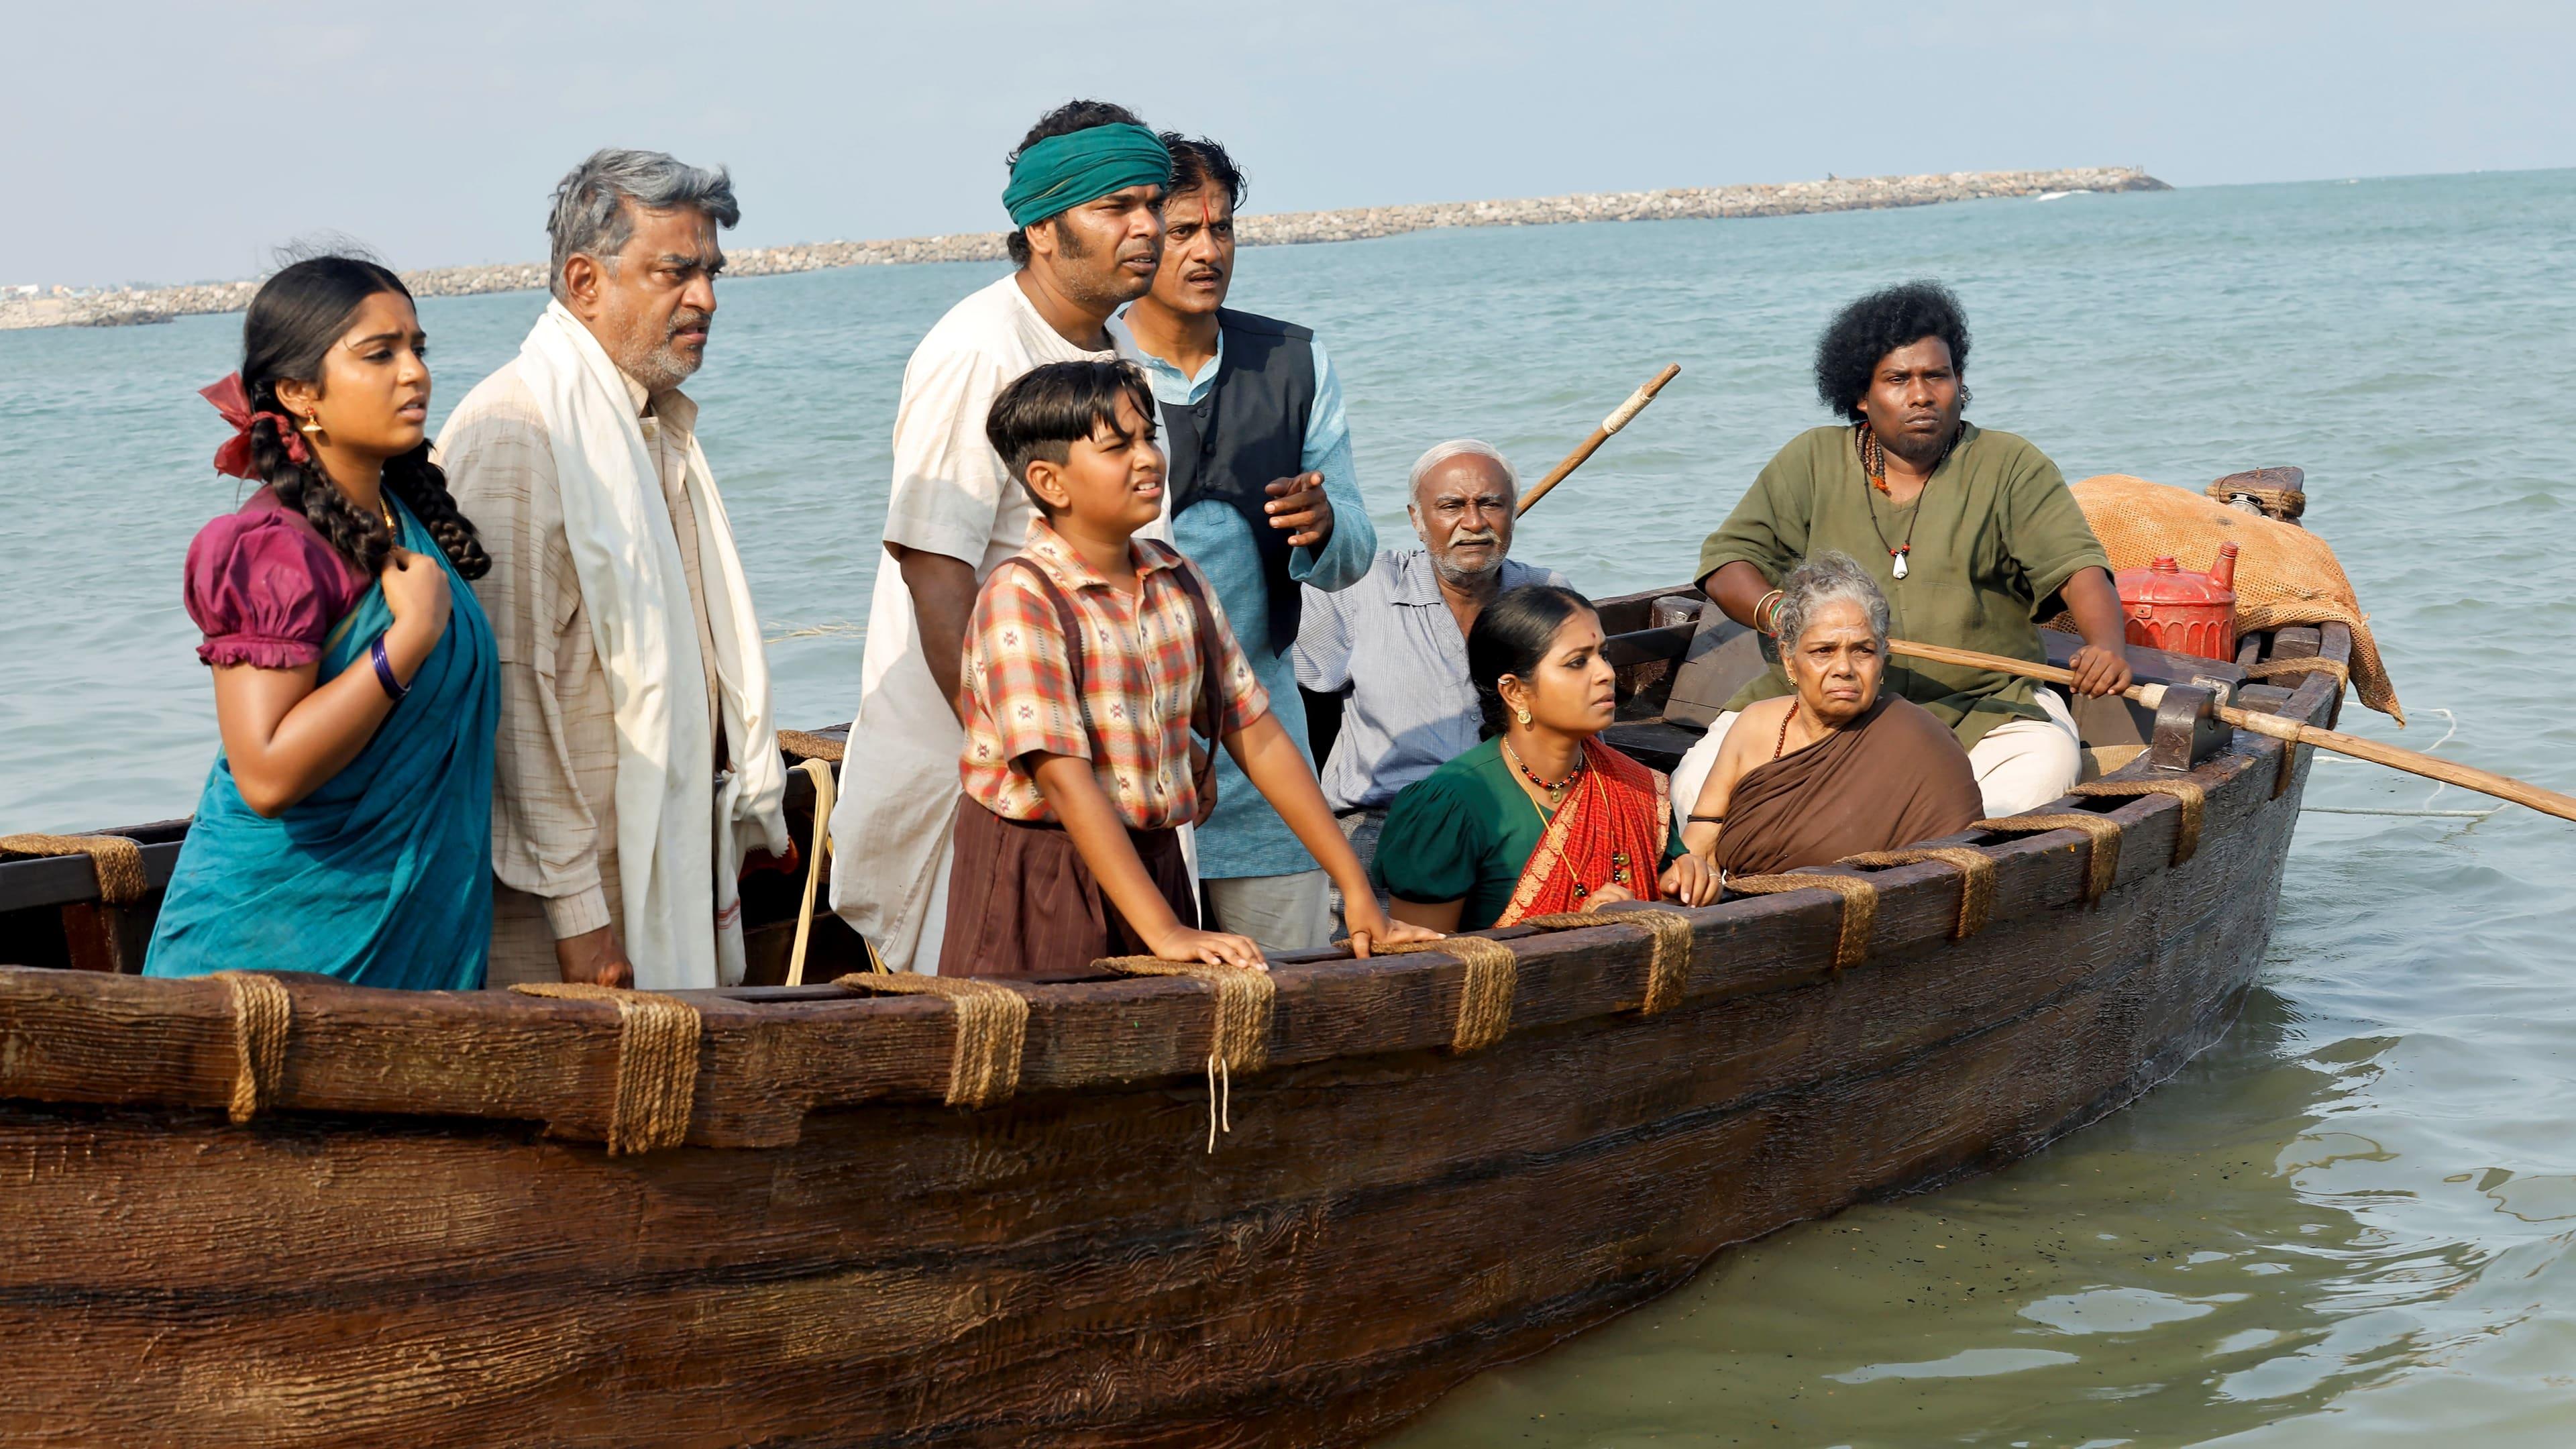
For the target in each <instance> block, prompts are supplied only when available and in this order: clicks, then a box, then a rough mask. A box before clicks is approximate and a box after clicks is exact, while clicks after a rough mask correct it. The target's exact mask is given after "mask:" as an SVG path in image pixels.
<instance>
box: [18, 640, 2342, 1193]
mask: <svg viewBox="0 0 2576 1449" xmlns="http://www.w3.org/2000/svg"><path fill="white" fill-rule="evenodd" d="M1671 592H1673V591H1672V590H1657V591H1653V592H1652V593H1649V594H1645V595H1640V596H1635V597H1636V598H1639V599H1642V600H1651V599H1653V598H1656V597H1660V596H1662V595H1664V594H1667V593H1671ZM1605 602H1607V601H1605ZM2313 632H2314V633H2315V635H2316V640H2315V642H2316V646H2317V647H2316V652H2317V653H2318V654H2319V655H2322V656H2324V657H2326V658H2329V659H2334V660H2337V661H2338V662H2341V661H2344V660H2346V659H2348V656H2349V650H2350V634H2349V631H2348V630H2346V629H2344V628H2343V627H2342V626H2339V625H2327V626H2324V627H2322V628H2321V629H2318V630H2315V631H2313ZM2302 643H2303V644H2304V641H2302ZM2340 695H2341V686H2340V683H2339V681H2338V680H2336V679H2335V678H2334V677H2333V676H2331V675H2327V674H2323V673H2312V674H2310V675H2309V676H2308V677H2307V678H2306V679H2305V680H2303V681H2302V682H2301V683H2300V684H2299V686H2298V687H2297V688H2296V689H2295V690H2292V691H2289V692H2288V693H2287V697H2286V700H2285V701H2284V702H2282V703H2280V704H2279V705H2277V706H2275V708H2276V710H2277V712H2278V713H2281V714H2283V715H2286V716H2288V717H2290V718H2295V719H2301V720H2305V721H2310V722H2316V721H2318V720H2319V719H2320V716H2321V715H2324V714H2325V713H2326V712H2328V711H2331V710H2332V709H2333V708H2334V707H2335V706H2336V704H2337V703H2339V700H2340ZM2282 748H2284V747H2283V745H2282V744H2281V742H2279V741H2277V740H2273V739H2271V738H2269V737H2266V736H2261V735H2255V734H2252V733H2251V732H2246V731H2239V732H2237V733H2236V735H2235V737H2234V739H2233V740H2232V741H2231V742H2230V744H2229V746H2228V748H2227V749H2226V750H2225V751H2223V752H2222V753H2220V754H2219V755H2217V756H2214V757H2212V758H2211V759H2209V760H2207V761H2205V762H2204V763H2203V764H2202V765H2201V766H2200V767H2199V768H2198V769H2197V770H2195V771H2194V772H2193V776H2192V778H2195V779H2198V780H2199V781H2200V782H2201V783H2202V785H2203V786H2204V788H2205V789H2206V790H2207V792H2208V793H2207V804H2206V809H2207V818H2206V821H2205V824H2204V831H2205V832H2206V833H2209V834H2215V833H2219V832H2223V831H2225V830H2227V829H2228V828H2229V827H2230V826H2232V825H2234V824H2236V823H2238V822H2241V821H2243V820H2246V819H2248V818H2251V817H2253V816H2256V815H2259V814H2260V813H2262V812H2263V811H2265V810H2267V809H2269V808H2272V807H2273V806H2274V805H2275V804H2276V803H2277V801H2278V798H2280V797H2279V794H2276V792H2275V789H2274V785H2275V783H2276V781H2277V780H2278V778H2279V774H2278V771H2279V765H2280V756H2279V751H2280V750H2281V749H2282ZM2122 773H2124V774H2126V773H2134V770H2133V771H2131V772H2122ZM2163 778H2178V777H2176V776H2170V775H2168V776H2163ZM2280 793H2282V794H2287V793H2290V792H2280ZM2087 803H2098V802H2083V801H2060V802H2058V804H2059V808H2074V807H2080V806H2082V805H2085V804H2087ZM2293 803H2294V804H2295V798H2294V796H2293ZM2096 813H2100V814H2102V815H2104V816H2105V817H2106V818H2109V819H2111V820H2114V821H2116V822H2117V823H2119V824H2120V825H2121V827H2122V836H2121V862H2120V867H2119V871H2118V874H2117V876H2116V877H2115V880H2116V885H2115V887H2114V888H2115V889H2125V888H2127V887H2130V886H2133V885H2136V884H2139V883H2141V882H2142V881H2145V880H2146V879H2148V878H2149V877H2151V876H2152V875H2154V874H2156V873H2159V872H2161V871H2162V870H2164V869H2165V868H2166V866H2167V864H2168V863H2169V861H2170V856H2171V850H2172V844H2173V838H2174V832H2175V830H2176V829H2177V828H2178V826H2179V820H2180V813H2181V805H2180V802H2179V801H2177V800H2175V799H2173V798H2172V797H2170V796H2167V795H2161V794H2159V795H2148V796H2143V797H2138V798H2135V799H2130V800H2126V801H2122V802H2120V803H2119V804H2118V805H2117V806H2116V807H2113V808H2109V809H2102V810H2099V811H2097V812H2096ZM1940 843H1965V844H1974V845H1978V846H1980V847H1981V848H1982V849H1984V850H1985V851H1986V852H1987V853H1988V854H1989V855H1990V856H1991V857H1992V858H1994V860H1995V861H1996V864H1997V867H1998V870H1997V877H1996V899H1995V906H1994V916H1993V919H1995V920H1997V921H2005V920H2011V919H2014V918H2017V917H2020V916H2024V915H2028V914H2030V913H2033V912H2036V911H2043V910H2050V909H2056V908H2060V907H2064V906H2068V905H2071V904H2072V903H2074V902H2075V901H2076V900H2077V899H2078V897H2079V896H2080V894H2081V891H2082V879H2083V876H2084V874H2085V866H2086V860H2085V857H2086V853H2087V852H2088V851H2089V849H2090V846H2089V842H2088V840H2087V838H2086V837H2085V836H2084V835H2082V834H2080V833H2078V832H2076V831H2072V830H2056V831H2050V832H2046V833H2043V834H2034V835H2028V836H2018V837H2011V838H2004V839H1995V838H1992V837H1990V836H1988V835H1986V834H1984V833H1980V832H1974V831H1971V832H1966V833H1963V834H1961V835H1958V836H1954V837H1949V838H1948V839H1947V840H1945V841H1944V842H1940ZM1828 869H1833V870H1836V871H1837V872H1838V873H1850V872H1849V871H1848V870H1847V869H1845V868H1828ZM1868 876H1869V879H1870V880H1871V881H1872V882H1873V883H1874V884H1876V885H1877V886H1878V887H1879V892H1880V898H1879V915H1878V926H1877V930H1876V933H1875V935H1874V938H1873V941H1872V949H1871V956H1870V959H1869V960H1868V961H1866V962H1864V963H1862V964H1861V965H1860V966H1857V967H1855V968H1853V969H1855V970H1865V969H1872V968H1874V967H1879V966H1882V965H1885V964H1888V963H1891V962H1901V961H1902V959H1903V958H1904V957H1906V956H1907V955H1908V954H1909V953H1914V952H1919V951H1921V950H1923V949H1926V948H1937V947H1939V946H1940V945H1942V944H1945V943H1946V942H1947V941H1948V938H1949V931H1950V928H1951V925H1952V923H1953V920H1954V917H1955V910H1956V904H1957V898H1958V897H1957V892H1958V890H1959V888H1960V887H1959V876H1958V873H1957V872H1956V871H1955V870H1953V869H1952V868H1950V867H1948V866H1946V865H1942V864H1939V863H1935V862H1924V863H1920V864H1916V865H1911V866H1901V867H1895V868H1892V869H1888V870H1881V871H1872V872H1869V873H1868ZM1612 909H1613V911H1614V912H1615V910H1616V909H1617V908H1615V907H1614V908H1612ZM1841 910H1842V903H1841V899H1840V897H1839V896H1836V895H1831V894H1828V893H1825V892H1822V891H1818V892H1796V893H1791V894H1785V895H1768V896H1754V897H1741V898H1736V899H1731V900H1727V901H1724V902H1721V903H1719V904H1716V905H1712V906H1706V907H1700V908H1698V909H1695V910H1693V911H1691V912H1689V914H1690V915H1691V916H1692V917H1693V926H1694V933H1693V961H1692V970H1691V973H1690V976H1689V981H1688V984H1687V986H1686V989H1685V995H1686V998H1687V999H1689V1000H1691V1001H1695V1002H1697V1001H1704V1000H1707V999H1712V998H1725V997H1737V996H1752V995H1759V994H1764V993H1768V992H1775V991H1787V990H1793V989H1796V988H1799V987H1802V986H1806V985H1809V984H1812V983H1813V982H1815V981H1817V980H1820V979H1824V978H1827V977H1830V976H1832V975H1834V974H1835V968H1834V966H1833V956H1834V948H1835V941H1836V937H1837V935H1838V927H1839V922H1840V918H1841ZM1481 934H1488V935H1490V936H1492V937H1494V938H1495V939H1500V940H1506V941H1511V942H1513V943H1515V945H1516V947H1517V948H1518V949H1519V950H1520V990H1519V996H1518V999H1517V1001H1516V1004H1515V1009H1514V1018H1513V1029H1514V1031H1515V1032H1518V1031H1523V1030H1535V1029H1548V1028H1562V1027H1566V1026H1571V1025H1576V1024H1580V1023H1583V1022H1587V1021H1592V1020H1597V1019H1601V1018H1607V1017H1614V1016H1618V1015H1621V1014H1623V1013H1634V1012H1635V1011H1636V1010H1637V1009H1638V1008H1639V1006H1640V1005H1641V1001H1642V996H1643V988H1644V980H1645V968H1646V963H1647V958H1648V952H1649V945H1648V938H1647V935H1646V933H1645V932H1643V931H1641V930H1631V929H1626V928H1620V927H1589V928H1582V929H1577V930H1572V931H1561V932H1546V933H1541V932H1536V931H1533V930H1531V929H1529V928H1525V927H1514V928H1508V929H1504V930H1497V931H1493V932H1488V933H1481ZM1970 948H1971V949H1973V945H1972V943H1971V945H1970ZM1465 974H1466V971H1465V967H1464V966H1463V965H1461V964H1460V963H1459V962H1458V961H1457V960H1456V959H1455V958H1454V957H1450V956H1447V955H1445V954H1408V955H1404V956H1397V957H1384V956H1381V957H1378V958H1376V959H1374V960H1370V961H1354V960H1351V959H1349V958H1348V957H1346V956H1342V955H1340V954H1339V953H1338V952H1306V953H1298V955H1296V956H1293V957H1288V958H1283V959H1282V960H1281V962H1280V969H1279V970H1278V971H1277V972H1276V979H1277V983H1278V999H1277V1015H1276V1018H1275V1021H1274V1026H1273V1030H1272V1034H1271V1042H1270V1061H1271V1063H1272V1065H1274V1066H1288V1065H1295V1064H1302V1063H1310V1062H1317V1061H1324V1060H1330V1059H1333V1058H1339V1057H1364V1056H1371V1055H1383V1054H1390V1053H1401V1052H1408V1051H1421V1050H1433V1049H1440V1048H1444V1047H1445V1046H1446V1044H1447V1041H1448V1039H1449V1032H1450V1027H1451V1022H1452V1019H1453V1017H1454V1014H1455V1012H1456V1009H1457V1003H1458V1000H1459V997H1460V995H1461V993H1462V990H1463V984H1464V978H1465ZM278 979H280V980H281V981H283V982H285V983H286V985H287V989H288V992H289V995H290V997H291V998H293V1000H294V1004H295V1008H296V1009H295V1015H294V1025H293V1027H292V1028H291V1032H292V1036H291V1039H290V1048H289V1052H288V1058H287V1067H286V1070H285V1072H284V1073H283V1079H282V1080H281V1081H280V1082H279V1083H277V1084H276V1090H275V1092H274V1094H273V1098H272V1102H271V1105H272V1107H273V1109H275V1110H281V1111H285V1112H289V1113H297V1114H304V1113H316V1114H332V1115H339V1116H351V1115H355V1116H361V1117H367V1116H394V1117H409V1118H427V1117H448V1118H484V1119H501V1120H511V1121H541V1122H544V1123H545V1124H546V1125H547V1127H548V1130H549V1132H550V1133H551V1134H552V1135H555V1136H558V1137H567V1138H572V1139H577V1140H589V1141H599V1140H603V1139H604V1138H605V1136H606V1135H607V1126H608V1122H607V1117H608V1113H609V1109H610V1104H611V1103H612V1102H613V1100H614V1098H615V1078H616V1072H617V1057H618V1051H619V1040H620V1029H619V1022H620V1016H619V1013H618V1011H617V1010H616V1008H615V1007H614V1005H613V1004H611V1003H609V1002H605V1001H577V1000H555V999H536V998H529V997H525V996H520V995H516V994H512V993H501V992H400V991H392V990H385V989H377V988H365V987H357V986H351V985H347V984H345V983H341V982H338V981H335V980H332V979H330V978H327V977H320V976H313V975H307V974H299V973H278ZM1019 989H1020V990H1022V991H1023V992H1024V993H1025V994H1026V995H1027V997H1028V998H1029V1003H1030V1008H1031V1010H1030V1021H1029V1031H1028V1038H1027V1048H1026V1053H1025V1057H1024V1061H1023V1067H1022V1075H1021V1079H1020V1089H1021V1094H1022V1095H1032V1094H1039V1093H1048V1092H1060V1091H1078V1090H1090V1089H1099V1088H1105V1087H1135V1086H1138V1085H1142V1084H1147V1083H1151V1082H1154V1081H1157V1080H1169V1079H1194V1078H1196V1077H1198V1076H1199V1075H1200V1073H1201V1072H1202V1070H1203V1068H1204V1064H1205V1061H1206V1058H1207V1053H1208V1050H1209V1037H1210V1034H1211V1030H1212V1027H1213V1014H1212V1012H1210V1011H1208V1010H1207V1009H1205V1006H1204V1003H1206V1002H1207V1000H1208V997H1209V992H1210V989H1211V988H1209V987H1208V986H1207V985H1206V984H1204V983H1201V982H1198V981H1195V980H1190V979H1186V978H1168V977H1154V978H1130V979H1115V980H1106V981H1095V982H1071V983H1054V984H1044V985H1031V986H1024V987H1021V988H1019ZM669 994H671V995H673V996H675V997H678V998H679V999H682V1000H685V1001H687V1002H688V1003H689V1004H690V1005H692V1006H693V1007H695V1008H697V1009H698V1010H699V1011H700V1013H701V1014H702V1020H703V1031H702V1036H701V1043H700V1050H701V1057H700V1069H699V1073H700V1074H699V1082H698V1087H697V1095H696V1104H695V1109H694V1111H693V1114H692V1122H691V1127H690V1130H689V1134H688V1138H687V1141H688V1143H689V1145H691V1146H701V1147H773V1146H784V1145H788V1144H791V1143H793V1142H794V1141H796V1140H797V1137H798V1135H799V1134H800V1132H801V1130H802V1126H803V1122H804V1118H805V1116H806V1115H807V1114H808V1113H810V1112H813V1111H817V1110H826V1109H841V1108H850V1107H861V1106H866V1105H870V1104H874V1103H880V1102H884V1103H904V1104H918V1103H921V1102H925V1101H927V1102H936V1101H939V1100H941V1098H942V1097H943V1095H944V1091H945V1088H946V1084H947V1072H948V1056H949V1051H950V1049H951V1045H952V1041H951V1039H952V1037H953V1029H952V1022H953V1020H954V1018H953V1014H952V1010H951V1008H950V1007H948V1006H947V1005H946V1004H945V1003H941V1002H934V1001H929V1000H924V999H922V998H919V997H880V996H864V995H859V994H856V993H851V992H845V991H840V990H838V989H836V988H833V987H830V986H819V987H815V986H809V987H751V988H727V989H718V990H712V991H683V992H673V993H669ZM1194 1003H1198V1005H1194ZM155 1028H158V1029H157V1030H156V1029H155ZM66 1042H68V1043H69V1045H68V1046H65V1045H64V1043H66ZM235 1060H236V1058H235V1046H234V1041H233V1021H232V1008H231V999H230V993H229V990H228V988H226V986H225V985H224V984H223V983H222V982H220V981H212V980H207V979H202V978H200V979H195V980H161V979H147V978H141V977H134V976H122V975H107V974H101V973H92V972H74V971H61V970H55V969H49V968H39V967H0V1098H17V1099H22V1100H34V1101H41V1102H70V1103H91V1104H100V1105H111V1106H130V1107H157V1108H174V1107H175V1108H183V1109H185V1108H195V1109H220V1108H222V1107H223V1106H224V1104H225V1103H226V1102H227V1101H228V1100H229V1098H230V1095H231V1091H232V1085H233V1078H234V1071H235Z"/></svg>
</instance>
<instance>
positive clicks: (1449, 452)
mask: <svg viewBox="0 0 2576 1449" xmlns="http://www.w3.org/2000/svg"><path fill="white" fill-rule="evenodd" d="M1469 457H1473V458H1491V459H1493V460H1494V462H1495V464H1496V466H1498V467H1500V468H1501V469H1502V470H1503V479H1504V481H1505V482H1508V483H1510V484H1511V485H1512V491H1513V492H1515V493H1517V492H1519V491H1520V487H1521V475H1520V472H1519V470H1517V469H1515V468H1513V467H1512V460H1511V459H1509V458H1506V457H1504V456H1503V451H1502V449H1500V448H1497V447H1495V446H1494V445H1493V444H1491V443H1488V442H1486V441H1484V440H1483V439H1481V438H1451V439H1450V440H1449V441H1448V442H1445V443H1441V444H1438V445H1437V446H1435V447H1433V448H1432V449H1431V451H1429V452H1427V453H1425V454H1423V455H1422V456H1421V457H1419V458H1416V459H1414V460H1413V476H1412V477H1411V478H1410V479H1408V480H1407V481H1406V485H1405V497H1406V498H1407V499H1408V500H1410V499H1414V498H1419V497H1420V496H1421V494H1422V480H1423V479H1424V478H1427V477H1429V476H1430V474H1431V470H1432V469H1434V468H1437V467H1439V466H1440V465H1441V464H1443V463H1446V462H1448V461H1449V460H1450V459H1452V458H1469Z"/></svg>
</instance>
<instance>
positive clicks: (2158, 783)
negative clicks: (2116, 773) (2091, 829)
mask: <svg viewBox="0 0 2576 1449" xmlns="http://www.w3.org/2000/svg"><path fill="white" fill-rule="evenodd" d="M2066 793H2068V794H2070V795H2089V796H2092V797H2093V798H2095V799H2100V800H2134V799H2137V798H2138V797H2139V796H2141V795H2171V796H2172V797H2174V798H2175V799H2176V800H2179V801H2181V802H2182V819H2181V821H2180V822H2179V823H2177V824H2176V825H2175V826H2174V843H2173V863H2174V864H2176V865H2180V864H2182V863H2183V862H2184V861H2186V860H2189V859H2191V858H2192V857H2193V856H2195V855H2198V854H2199V853H2200V822H2201V817H2202V815H2203V814H2204V813H2205V812H2206V811H2207V809H2208V805H2209V791H2208V790H2207V789H2206V788H2205V787H2203V786H2202V785H2201V783H2200V782H2199V781H2198V780H2087V781H2085V782H2084V783H2083V784H2081V785H2078V786H2076V787H2075V788H2073V789H2072V790H2069V791H2067V792H2066Z"/></svg>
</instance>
